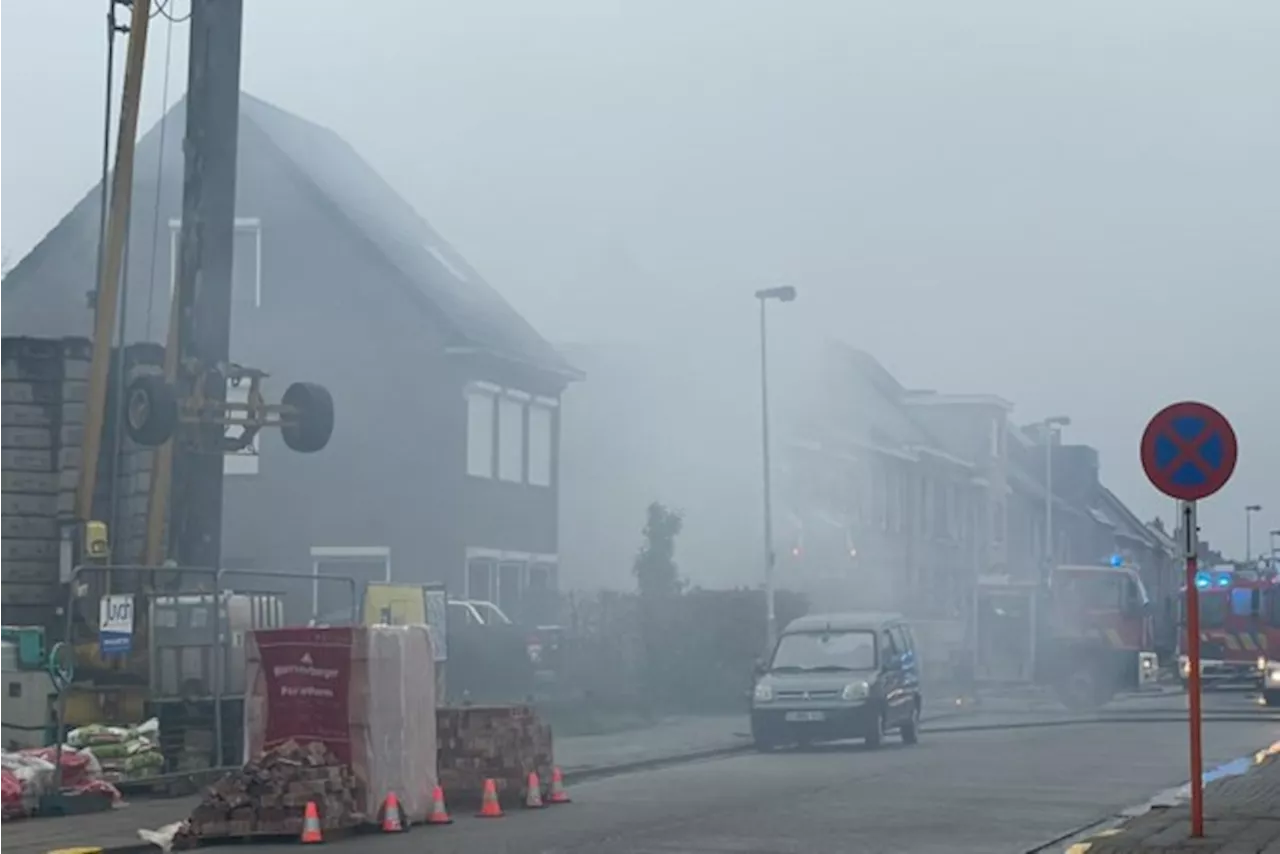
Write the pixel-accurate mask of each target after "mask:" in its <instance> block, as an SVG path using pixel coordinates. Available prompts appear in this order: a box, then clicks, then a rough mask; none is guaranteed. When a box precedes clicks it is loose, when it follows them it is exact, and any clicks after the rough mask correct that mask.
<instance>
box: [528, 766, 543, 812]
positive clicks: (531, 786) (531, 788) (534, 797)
mask: <svg viewBox="0 0 1280 854" xmlns="http://www.w3.org/2000/svg"><path fill="white" fill-rule="evenodd" d="M544 806H546V804H544V803H543V802H542V783H541V782H539V780H538V772H537V771H530V772H529V783H528V785H527V786H526V787H525V791H524V808H525V809H529V810H540V809H542V808H543V807H544Z"/></svg>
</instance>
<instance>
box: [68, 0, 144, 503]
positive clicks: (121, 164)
mask: <svg viewBox="0 0 1280 854" xmlns="http://www.w3.org/2000/svg"><path fill="white" fill-rule="evenodd" d="M132 9H133V13H132V19H131V21H130V24H129V50H128V53H127V54H126V56H125V66H124V87H123V92H122V93H121V96H120V128H119V134H118V136H117V137H116V159H115V169H114V171H113V173H112V179H111V209H110V211H109V213H108V214H107V228H106V233H107V234H106V244H105V246H104V254H103V259H102V260H103V263H102V278H101V279H100V280H99V281H98V292H97V294H98V295H97V302H96V305H95V307H94V321H93V358H92V361H91V362H90V363H89V393H88V398H87V400H86V406H85V431H84V444H83V445H82V446H81V450H82V451H83V453H82V458H81V461H80V483H79V486H78V488H77V491H76V518H78V519H79V520H80V521H81V522H82V523H84V522H88V521H89V520H90V519H91V518H93V493H94V490H95V489H96V487H97V475H98V455H99V453H100V452H101V449H102V427H103V422H104V420H105V417H106V409H107V378H108V374H109V373H110V370H111V344H112V339H113V337H114V335H115V327H116V306H117V304H118V303H119V301H120V268H121V266H122V265H123V262H124V241H125V235H126V234H127V233H128V229H129V208H130V205H131V204H132V201H133V154H134V146H135V144H136V142H137V138H138V103H139V101H140V99H141V95H142V71H143V65H144V64H145V60H146V56H147V25H148V23H149V22H150V20H151V0H134V2H133V5H132ZM102 191H103V192H104V193H105V192H106V191H107V188H106V187H103V188H102Z"/></svg>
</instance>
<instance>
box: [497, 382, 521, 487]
mask: <svg viewBox="0 0 1280 854" xmlns="http://www.w3.org/2000/svg"><path fill="white" fill-rule="evenodd" d="M498 479H499V480H505V481H507V482H508V483H520V482H522V481H523V480H524V403H523V402H521V401H519V400H516V399H515V398H513V397H510V396H508V395H503V396H501V397H499V398H498Z"/></svg>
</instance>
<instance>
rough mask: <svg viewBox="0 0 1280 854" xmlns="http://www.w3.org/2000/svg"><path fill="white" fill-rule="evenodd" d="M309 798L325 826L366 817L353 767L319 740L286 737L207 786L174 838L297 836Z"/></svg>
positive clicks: (339, 826)
mask: <svg viewBox="0 0 1280 854" xmlns="http://www.w3.org/2000/svg"><path fill="white" fill-rule="evenodd" d="M308 801H313V802H314V803H315V805H316V808H317V809H318V810H319V812H320V824H321V827H323V828H324V829H326V830H337V829H343V828H350V827H356V826H357V825H360V824H362V823H364V822H365V819H366V816H365V815H364V813H363V812H362V809H361V804H362V803H363V802H364V787H363V785H362V784H361V783H360V781H359V780H358V779H356V777H355V775H354V774H353V773H352V770H351V767H350V766H348V765H345V764H343V763H342V762H341V761H340V760H339V759H338V757H336V756H335V755H334V754H333V752H332V751H330V750H329V749H328V748H326V747H325V746H324V745H323V744H320V743H319V742H312V743H309V744H307V745H305V746H304V745H300V744H299V743H298V742H296V741H288V742H285V743H284V744H282V745H280V746H279V747H277V748H276V749H274V750H272V751H270V752H268V753H267V754H265V755H264V756H263V757H262V758H261V759H259V760H256V761H254V762H250V763H249V764H247V765H245V766H244V767H243V768H241V769H240V770H238V771H233V772H232V773H230V774H228V775H227V776H225V777H223V778H222V779H221V780H219V781H218V782H217V783H215V784H214V785H212V786H210V787H209V788H208V789H207V790H206V791H205V794H204V797H203V798H202V799H201V801H200V805H199V806H197V807H196V808H195V811H194V812H193V813H192V814H191V819H190V821H189V822H188V823H187V826H186V827H185V828H184V830H183V831H182V832H181V835H182V836H183V837H184V840H175V842H176V843H177V844H180V843H181V842H183V841H187V842H190V841H200V840H205V839H225V838H233V837H251V836H297V835H299V834H300V833H302V819H303V815H304V812H305V810H306V806H307V802H308Z"/></svg>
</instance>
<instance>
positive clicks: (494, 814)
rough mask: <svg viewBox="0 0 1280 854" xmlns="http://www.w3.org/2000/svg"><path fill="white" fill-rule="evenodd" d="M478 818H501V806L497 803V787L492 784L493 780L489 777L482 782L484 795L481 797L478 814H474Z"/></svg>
mask: <svg viewBox="0 0 1280 854" xmlns="http://www.w3.org/2000/svg"><path fill="white" fill-rule="evenodd" d="M476 816H477V817H479V818H502V805H501V804H499V803H498V787H497V786H495V785H494V784H493V778H492V777H489V778H487V779H486V780H485V781H484V795H483V796H482V800H481V805H480V812H478V813H476Z"/></svg>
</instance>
